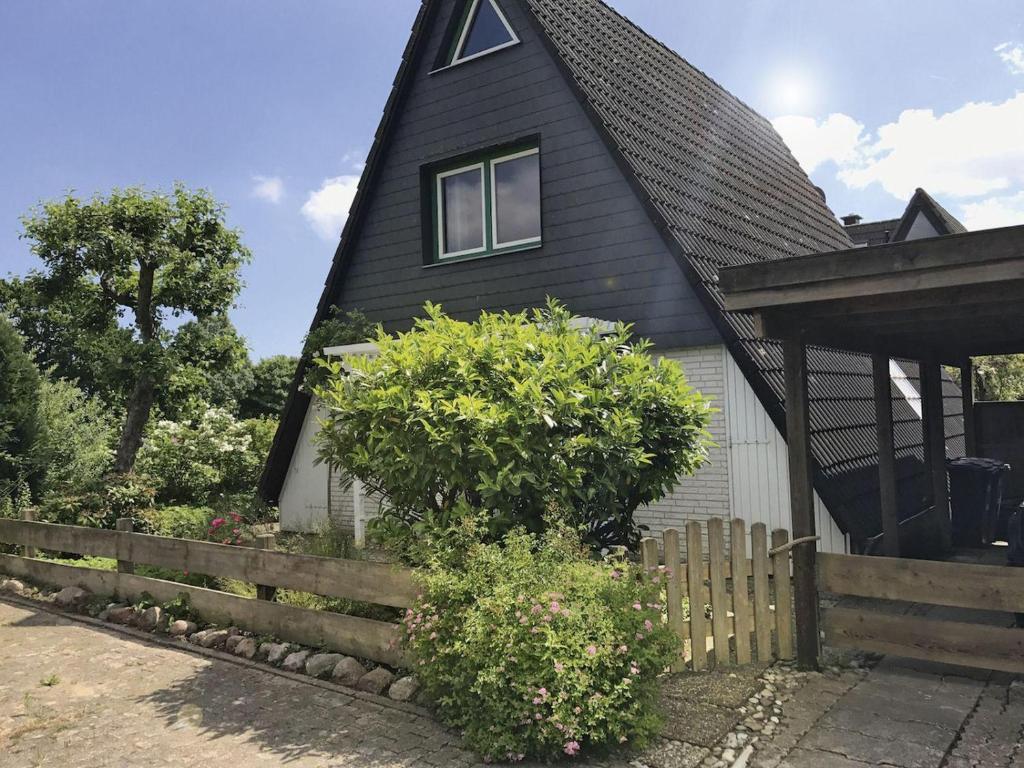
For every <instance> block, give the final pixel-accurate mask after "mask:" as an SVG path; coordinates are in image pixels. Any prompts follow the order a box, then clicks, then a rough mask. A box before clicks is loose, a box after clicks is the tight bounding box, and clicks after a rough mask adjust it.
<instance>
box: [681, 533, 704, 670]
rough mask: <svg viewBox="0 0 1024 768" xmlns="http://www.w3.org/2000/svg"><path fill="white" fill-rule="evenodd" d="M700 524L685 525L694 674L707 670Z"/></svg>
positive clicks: (691, 653) (691, 652)
mask: <svg viewBox="0 0 1024 768" xmlns="http://www.w3.org/2000/svg"><path fill="white" fill-rule="evenodd" d="M703 549H704V548H703V546H702V544H701V540H700V523H698V522H697V521H696V520H691V521H690V522H688V523H687V524H686V591H687V594H688V596H689V598H690V660H691V663H692V666H693V671H694V672H699V671H700V670H702V669H707V666H708V637H707V623H706V621H705V617H704V553H703Z"/></svg>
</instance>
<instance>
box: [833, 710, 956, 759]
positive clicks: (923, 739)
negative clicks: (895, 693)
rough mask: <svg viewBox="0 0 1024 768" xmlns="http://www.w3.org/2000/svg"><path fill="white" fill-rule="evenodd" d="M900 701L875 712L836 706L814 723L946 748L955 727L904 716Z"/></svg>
mask: <svg viewBox="0 0 1024 768" xmlns="http://www.w3.org/2000/svg"><path fill="white" fill-rule="evenodd" d="M900 704H902V702H900V701H891V702H890V704H889V706H887V707H885V708H881V709H879V710H876V711H874V712H869V711H867V710H863V709H853V708H848V707H837V708H835V709H834V710H832V711H831V712H829V713H827V714H826V715H825V716H824V717H822V718H821V720H819V721H818V723H817V726H816V727H821V728H837V729H841V730H845V731H856V732H858V733H861V734H864V735H865V736H870V737H872V738H875V739H881V740H884V741H909V742H912V743H914V744H920V745H922V746H925V747H930V748H932V749H934V750H937V751H939V752H945V751H946V750H947V749H949V745H950V744H952V743H953V740H954V739H955V738H956V735H957V729H956V728H950V727H943V726H938V725H934V724H932V723H919V722H916V721H913V720H909V721H908V720H904V719H903V718H902V715H903V712H902V708H901V707H900Z"/></svg>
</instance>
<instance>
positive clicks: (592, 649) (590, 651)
mask: <svg viewBox="0 0 1024 768" xmlns="http://www.w3.org/2000/svg"><path fill="white" fill-rule="evenodd" d="M596 655H597V646H596V645H588V646H587V656H596Z"/></svg>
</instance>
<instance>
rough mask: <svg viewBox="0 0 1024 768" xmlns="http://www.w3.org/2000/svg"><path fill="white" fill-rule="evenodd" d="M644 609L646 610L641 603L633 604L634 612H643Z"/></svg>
mask: <svg viewBox="0 0 1024 768" xmlns="http://www.w3.org/2000/svg"><path fill="white" fill-rule="evenodd" d="M643 609H644V607H643V606H642V605H640V603H633V610H634V611H642V610H643Z"/></svg>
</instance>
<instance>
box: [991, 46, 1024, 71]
mask: <svg viewBox="0 0 1024 768" xmlns="http://www.w3.org/2000/svg"><path fill="white" fill-rule="evenodd" d="M993 50H994V51H995V52H996V53H997V54H999V58H1000V59H1001V60H1002V62H1003V64H1005V65H1006V68H1007V69H1008V70H1010V74H1011V75H1024V43H1010V42H1006V43H1000V44H999V45H997V46H996V47H995V48H994V49H993Z"/></svg>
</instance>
